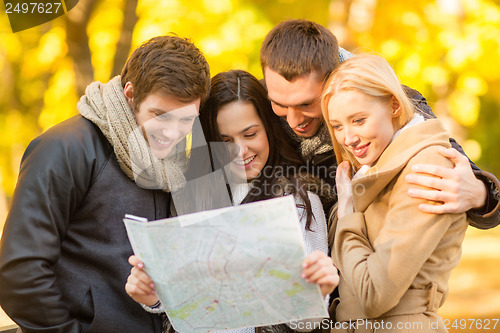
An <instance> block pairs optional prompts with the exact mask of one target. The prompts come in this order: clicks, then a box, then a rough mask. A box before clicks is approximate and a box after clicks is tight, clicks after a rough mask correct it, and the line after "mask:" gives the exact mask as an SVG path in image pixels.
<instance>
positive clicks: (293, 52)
mask: <svg viewBox="0 0 500 333" xmlns="http://www.w3.org/2000/svg"><path fill="white" fill-rule="evenodd" d="M338 55H339V45H338V43H337V38H335V36H334V35H333V33H332V32H331V31H330V30H328V29H327V28H325V27H323V26H322V25H320V24H318V23H315V22H312V21H307V20H287V21H283V22H281V23H279V24H278V25H276V26H275V27H274V28H273V29H272V30H271V31H270V32H269V33H268V34H267V36H266V38H265V39H264V42H263V43H262V47H261V49H260V64H261V66H262V71H264V70H265V68H266V67H269V68H270V69H271V70H273V71H274V72H276V73H278V74H279V75H281V76H283V77H284V78H285V79H287V80H288V81H292V80H293V79H295V78H297V77H299V76H302V75H306V74H309V73H312V72H317V73H318V74H321V76H322V78H326V77H327V76H328V75H329V74H330V73H331V72H332V71H333V70H334V69H335V67H337V65H338V64H339V56H338Z"/></svg>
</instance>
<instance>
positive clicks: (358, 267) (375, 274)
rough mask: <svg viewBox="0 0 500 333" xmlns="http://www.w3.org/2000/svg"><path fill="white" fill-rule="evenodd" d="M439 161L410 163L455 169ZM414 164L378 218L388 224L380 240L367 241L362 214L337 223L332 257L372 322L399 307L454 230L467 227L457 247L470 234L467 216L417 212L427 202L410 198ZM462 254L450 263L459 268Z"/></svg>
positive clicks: (408, 167)
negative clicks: (432, 163) (428, 261)
mask: <svg viewBox="0 0 500 333" xmlns="http://www.w3.org/2000/svg"><path fill="white" fill-rule="evenodd" d="M421 155H423V156H421ZM435 155H437V151H436V152H435V154H434V155H427V156H426V155H425V154H419V155H417V157H415V158H414V159H412V160H411V161H410V163H411V164H413V162H414V163H417V162H422V161H425V160H428V159H429V158H433V161H436V164H439V165H443V166H446V165H449V164H451V162H450V161H449V160H447V159H446V158H445V157H441V158H440V157H439V156H435ZM419 156H420V157H422V158H420V159H419V158H418V157H419ZM414 160H415V161H414ZM411 164H409V165H408V166H407V167H406V168H405V169H404V170H403V172H402V174H401V175H400V176H399V177H398V180H397V181H396V183H395V185H394V187H393V188H392V190H391V192H390V194H389V195H390V199H389V202H388V211H387V213H386V214H385V215H381V216H377V217H376V218H380V219H383V223H382V224H381V225H382V227H381V230H380V232H379V234H378V235H377V236H376V238H375V239H369V238H368V230H367V223H366V221H365V218H366V217H365V214H364V213H362V212H355V213H353V214H349V215H346V216H344V217H342V218H340V219H339V220H338V222H337V228H336V231H335V241H334V251H333V257H334V261H335V263H336V264H337V265H339V267H338V268H339V270H340V272H341V276H342V278H343V280H342V282H341V283H347V284H348V285H349V287H350V289H351V290H352V291H353V293H354V295H355V297H356V299H357V302H358V303H359V304H361V306H362V308H363V310H364V312H365V314H366V315H367V316H368V317H369V318H377V317H380V316H381V315H383V314H384V313H386V312H387V311H389V310H391V309H392V308H394V307H395V306H396V305H397V304H398V303H399V302H400V300H401V298H402V296H403V295H404V293H405V292H406V291H407V290H408V289H409V288H410V286H411V285H412V283H413V281H414V280H415V278H416V276H417V274H418V273H419V271H420V270H421V268H422V266H423V265H424V263H425V262H426V261H427V260H428V259H429V258H430V256H431V255H432V253H433V252H434V251H435V250H436V248H437V247H438V244H439V243H440V242H441V239H442V238H443V237H444V235H445V234H446V233H447V232H449V229H450V227H451V225H452V224H454V223H455V222H457V221H460V223H462V226H460V228H458V230H459V231H457V234H456V235H455V234H453V237H455V236H456V237H457V238H454V239H456V241H457V242H460V239H459V238H458V237H462V239H463V237H464V234H465V229H466V225H467V224H466V222H465V216H464V215H463V214H441V215H437V214H427V213H424V212H421V211H420V210H419V209H418V205H419V204H420V203H423V202H425V200H422V199H416V198H410V197H408V196H407V195H406V193H407V190H408V187H409V184H408V183H407V182H406V181H404V177H405V176H406V174H408V172H410V168H411ZM371 213H373V212H371ZM379 214H381V213H379ZM457 226H459V225H457ZM453 229H454V230H455V228H453ZM459 253H460V251H459V249H457V250H456V251H455V252H454V254H453V255H452V254H451V253H450V255H449V257H448V258H447V259H446V260H450V261H451V260H457V262H458V258H459Z"/></svg>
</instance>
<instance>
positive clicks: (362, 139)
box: [322, 55, 468, 333]
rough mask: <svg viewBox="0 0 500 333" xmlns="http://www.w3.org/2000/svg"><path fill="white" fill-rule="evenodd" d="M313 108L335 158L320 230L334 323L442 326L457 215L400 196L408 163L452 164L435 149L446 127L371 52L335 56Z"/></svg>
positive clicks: (459, 233)
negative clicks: (333, 192) (327, 223)
mask: <svg viewBox="0 0 500 333" xmlns="http://www.w3.org/2000/svg"><path fill="white" fill-rule="evenodd" d="M322 108H323V116H324V118H325V120H326V123H327V125H328V128H329V130H330V134H331V137H332V142H333V146H334V151H335V155H336V158H337V161H338V163H339V168H338V170H337V176H336V181H337V190H338V192H339V193H338V194H339V199H338V209H337V216H336V219H335V220H334V222H333V225H332V228H331V230H330V234H331V236H333V237H334V238H333V248H332V258H333V259H334V264H335V265H336V266H337V267H338V269H339V271H340V276H341V282H340V285H339V293H340V297H339V298H338V299H336V300H335V301H334V303H333V305H332V307H333V308H334V310H335V311H334V312H335V317H336V320H337V321H338V323H337V325H336V326H335V327H336V329H337V330H340V331H346V332H347V331H349V332H352V328H353V327H354V331H355V332H374V331H376V332H392V333H394V332H446V328H445V325H444V322H443V320H442V319H441V318H440V317H439V315H438V314H437V310H438V308H439V307H440V306H442V305H443V302H444V300H445V299H446V296H447V294H448V278H449V276H450V272H451V270H452V269H453V268H454V267H455V266H457V264H458V263H459V261H460V256H461V244H462V241H463V238H464V235H465V230H466V229H467V225H468V224H467V220H466V215H465V214H443V215H437V214H428V213H424V212H422V211H420V210H419V209H418V206H419V204H422V203H428V202H425V200H422V199H417V198H410V197H409V196H408V195H406V193H407V191H408V187H409V186H410V185H409V184H408V183H407V182H406V181H405V176H406V175H407V174H409V173H411V166H412V165H414V164H417V163H432V164H435V165H438V166H446V167H452V166H453V164H452V162H451V161H450V160H448V159H447V158H445V157H443V156H442V155H441V154H440V153H439V150H440V149H445V148H448V147H449V146H450V143H449V137H448V134H447V133H446V131H445V129H444V128H443V126H442V125H441V123H440V122H439V120H437V119H433V120H427V121H424V119H423V118H422V116H420V115H418V114H417V113H415V112H414V106H413V104H412V103H411V101H410V100H409V99H408V98H407V96H406V94H405V93H404V92H403V90H402V88H401V84H400V82H399V80H398V79H397V77H396V75H395V73H394V71H393V70H392V68H391V66H390V65H389V64H388V63H387V61H385V60H384V59H383V58H381V57H379V56H375V55H358V56H355V57H353V58H351V59H350V60H348V61H346V62H344V63H342V64H341V65H340V66H339V67H338V68H337V69H336V70H335V71H334V72H333V73H332V74H331V75H330V77H329V78H328V80H327V82H326V85H325V88H324V91H323V97H322ZM351 172H352V174H353V177H352V179H351V176H350V175H351ZM353 321H354V322H355V323H354V325H352V324H351V323H352V322H353ZM349 324H351V325H349Z"/></svg>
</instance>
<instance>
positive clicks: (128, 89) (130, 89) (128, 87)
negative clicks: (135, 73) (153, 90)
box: [123, 81, 134, 109]
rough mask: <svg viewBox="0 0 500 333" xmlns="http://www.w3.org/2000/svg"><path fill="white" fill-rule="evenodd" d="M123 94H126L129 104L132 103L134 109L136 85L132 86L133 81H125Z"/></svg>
mask: <svg viewBox="0 0 500 333" xmlns="http://www.w3.org/2000/svg"><path fill="white" fill-rule="evenodd" d="M123 94H124V95H125V98H126V99H127V102H128V105H130V108H131V109H133V105H134V86H132V82H130V81H129V82H127V83H125V88H123Z"/></svg>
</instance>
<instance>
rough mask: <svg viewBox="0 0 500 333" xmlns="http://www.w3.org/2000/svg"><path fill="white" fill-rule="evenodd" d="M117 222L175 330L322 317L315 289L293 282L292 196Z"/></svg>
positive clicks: (295, 233) (297, 263) (297, 243)
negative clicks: (123, 230)
mask: <svg viewBox="0 0 500 333" xmlns="http://www.w3.org/2000/svg"><path fill="white" fill-rule="evenodd" d="M124 223H125V226H126V228H127V233H128V236H129V239H130V242H131V244H132V247H133V249H134V253H135V254H136V255H137V256H138V257H139V258H140V259H141V260H143V262H144V264H145V270H146V272H147V273H148V274H149V276H150V277H151V278H152V279H153V281H154V282H155V290H156V293H157V294H158V297H159V298H160V300H161V302H162V304H163V306H164V308H165V309H166V311H167V315H168V317H169V319H170V322H171V324H172V325H173V327H174V329H175V330H176V331H179V332H215V331H221V330H227V329H237V328H245V327H256V326H264V325H273V324H281V323H286V322H290V321H294V320H300V319H306V318H321V317H327V316H328V314H327V311H326V307H325V304H324V301H323V298H322V296H321V292H320V290H319V287H318V286H317V285H316V284H308V283H306V281H305V280H304V279H303V278H302V277H301V274H302V270H303V268H302V261H303V259H304V258H305V247H304V240H303V237H302V233H301V230H300V225H299V219H298V215H297V209H296V207H295V201H294V199H293V197H292V196H287V197H281V198H276V199H271V200H265V201H259V202H254V203H249V204H244V205H240V206H235V207H228V208H221V209H216V210H211V211H206V212H201V213H194V214H188V215H183V216H180V217H175V218H169V219H164V220H158V221H153V222H144V221H140V220H138V219H135V218H130V217H129V218H125V219H124Z"/></svg>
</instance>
